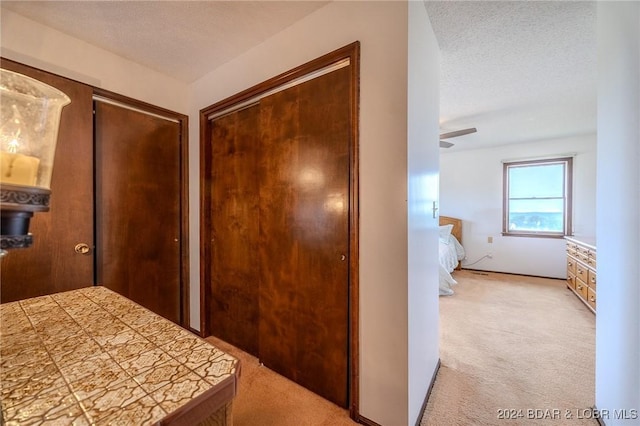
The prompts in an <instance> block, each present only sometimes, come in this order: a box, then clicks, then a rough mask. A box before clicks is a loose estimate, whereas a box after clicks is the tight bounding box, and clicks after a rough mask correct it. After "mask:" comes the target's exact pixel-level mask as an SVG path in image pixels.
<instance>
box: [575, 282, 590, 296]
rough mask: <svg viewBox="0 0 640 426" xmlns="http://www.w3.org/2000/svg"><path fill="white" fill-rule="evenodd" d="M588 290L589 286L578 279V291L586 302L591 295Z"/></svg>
mask: <svg viewBox="0 0 640 426" xmlns="http://www.w3.org/2000/svg"><path fill="white" fill-rule="evenodd" d="M588 289H589V287H588V286H587V284H586V283H585V282H584V281H582V280H581V279H580V278H578V277H576V291H577V292H578V293H579V294H580V296H582V298H583V299H584V300H587V297H588V293H589V290H588Z"/></svg>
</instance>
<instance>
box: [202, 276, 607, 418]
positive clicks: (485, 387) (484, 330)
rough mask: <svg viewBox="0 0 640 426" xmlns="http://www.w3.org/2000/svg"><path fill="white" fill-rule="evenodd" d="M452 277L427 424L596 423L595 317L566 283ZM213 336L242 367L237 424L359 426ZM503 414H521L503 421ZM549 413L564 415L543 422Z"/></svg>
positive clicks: (444, 301) (444, 300)
mask: <svg viewBox="0 0 640 426" xmlns="http://www.w3.org/2000/svg"><path fill="white" fill-rule="evenodd" d="M454 277H455V278H456V280H457V281H458V283H459V284H458V285H457V286H455V287H454V290H455V294H454V295H453V296H450V297H441V298H440V359H441V367H440V370H439V373H438V375H437V378H436V381H435V384H434V388H433V391H432V393H431V398H430V400H429V403H428V404H427V409H426V410H425V413H424V417H423V419H422V423H421V426H448V425H460V426H466V425H469V426H476V425H502V424H513V425H526V426H528V425H532V426H533V425H547V424H549V425H555V426H560V425H571V426H574V425H575V426H580V425H592V426H594V425H597V422H596V421H595V420H593V419H587V418H583V419H579V418H578V417H588V416H589V412H588V407H591V406H592V405H593V404H594V389H595V385H594V368H595V367H594V365H595V353H594V345H595V317H594V315H593V314H592V313H591V312H590V311H588V310H587V308H586V307H585V306H584V305H582V304H581V302H580V301H578V298H577V297H576V296H575V295H573V293H571V292H570V291H569V290H568V289H567V288H566V286H565V284H564V281H562V280H550V279H544V278H532V277H524V276H518V275H507V274H496V273H489V274H487V275H479V274H477V273H474V272H472V271H456V272H455V273H454ZM207 340H209V341H211V342H212V343H214V344H215V345H217V346H219V347H220V348H221V349H223V350H225V351H227V352H229V353H231V354H233V355H235V356H237V357H239V358H240V359H241V360H242V363H243V366H242V374H241V377H240V384H239V389H240V392H239V393H238V396H237V397H236V399H235V401H234V408H233V417H234V425H235V426H302V425H309V426H341V425H356V423H354V422H353V421H352V420H350V419H349V415H348V412H347V411H346V410H343V409H341V408H339V407H337V406H335V405H334V404H332V403H330V402H328V401H326V400H324V399H322V398H320V397H319V396H317V395H315V394H313V393H312V392H310V391H308V390H306V389H304V388H302V387H300V386H298V385H297V384H295V383H293V382H291V381H290V380H288V379H286V378H284V377H282V376H280V375H278V374H276V373H274V372H273V371H271V370H269V369H268V368H266V367H260V366H259V364H258V360H257V359H256V358H255V357H253V356H251V355H248V354H246V353H244V352H242V351H240V350H238V349H236V348H234V347H233V346H230V345H228V344H227V343H225V342H222V341H220V340H217V339H215V338H213V337H210V338H208V339H207ZM510 409H511V410H514V411H507V410H510ZM528 409H532V410H536V409H537V410H541V411H538V412H536V411H533V412H532V413H531V414H529V412H528V411H527V410H528ZM499 410H503V411H502V412H500V411H499ZM518 410H522V411H518ZM555 410H557V411H555ZM503 413H505V414H507V415H509V414H515V416H516V417H520V413H522V417H520V418H516V419H511V420H509V419H500V418H499V415H500V414H503ZM567 414H570V415H571V419H568V418H567ZM545 415H547V416H553V417H557V418H556V419H549V418H547V419H544V418H536V417H544V416H545ZM503 417H504V416H503ZM527 417H533V418H527ZM384 426H400V425H384Z"/></svg>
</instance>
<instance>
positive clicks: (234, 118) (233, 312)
mask: <svg viewBox="0 0 640 426" xmlns="http://www.w3.org/2000/svg"><path fill="white" fill-rule="evenodd" d="M259 118H260V108H259V107H258V106H257V105H256V106H252V107H250V108H245V109H242V110H240V111H236V112H233V113H231V114H228V115H225V116H223V117H220V118H218V119H215V120H213V121H212V123H211V131H212V135H211V136H212V139H213V140H214V141H215V143H214V144H213V146H212V150H213V153H212V163H211V172H212V174H211V180H212V182H214V185H213V186H212V191H211V210H210V217H211V234H210V241H211V262H212V264H213V265H214V267H213V268H212V270H211V287H212V289H213V291H212V294H211V299H210V300H211V305H212V306H211V317H210V322H211V331H212V333H213V334H214V335H215V336H217V337H219V338H221V339H223V340H225V341H227V342H229V343H231V344H233V345H235V346H237V347H239V348H241V349H243V350H245V351H247V352H249V353H250V354H253V355H257V354H258V288H259V287H258V283H259V281H260V268H259V264H258V243H259V242H258V220H259V216H258V213H259V212H258V207H259V206H258V203H259V183H260V182H259V180H258V179H259V178H258V169H257V167H258V158H259V155H260V150H261V148H260V139H259V137H260V134H259V132H258V131H257V129H258V125H259Z"/></svg>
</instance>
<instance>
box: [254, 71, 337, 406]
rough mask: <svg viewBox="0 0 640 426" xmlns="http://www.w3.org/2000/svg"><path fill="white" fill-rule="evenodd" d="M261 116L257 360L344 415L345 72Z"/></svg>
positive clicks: (274, 99) (280, 97) (273, 101)
mask: <svg viewBox="0 0 640 426" xmlns="http://www.w3.org/2000/svg"><path fill="white" fill-rule="evenodd" d="M260 109H261V114H260V129H261V144H262V155H261V157H260V159H261V162H260V168H259V172H260V176H259V181H260V214H259V215H260V245H259V247H260V248H259V253H260V265H261V282H260V305H259V309H260V320H259V331H260V339H259V358H260V361H261V362H263V363H264V365H266V366H267V367H270V368H272V369H273V370H275V371H277V372H279V373H280V374H283V375H284V376H286V377H289V378H291V379H292V380H294V381H295V382H297V383H299V384H301V385H303V386H305V387H306V388H308V389H310V390H312V391H313V392H315V393H317V394H319V395H321V396H323V397H325V398H327V399H329V400H330V401H333V402H334V403H336V404H338V405H340V406H342V407H346V406H347V402H348V401H347V385H348V380H347V377H348V358H347V356H348V320H349V316H348V283H349V276H348V265H349V261H348V255H349V229H348V224H349V222H348V218H349V215H348V213H349V212H348V208H349V198H348V197H349V140H350V139H349V137H350V70H349V67H346V68H342V69H339V70H337V71H333V72H331V73H329V74H326V75H324V76H322V77H318V78H315V79H313V80H310V81H308V82H306V83H303V84H300V85H297V86H294V87H292V88H289V89H286V90H284V91H281V92H279V93H276V94H274V95H271V96H268V97H266V98H264V99H262V100H261V101H260Z"/></svg>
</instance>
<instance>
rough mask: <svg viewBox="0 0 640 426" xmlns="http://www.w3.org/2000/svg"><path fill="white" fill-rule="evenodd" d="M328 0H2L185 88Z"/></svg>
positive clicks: (17, 11) (7, 6)
mask: <svg viewBox="0 0 640 426" xmlns="http://www.w3.org/2000/svg"><path fill="white" fill-rule="evenodd" d="M327 3H328V2H326V1H301V2H296V1H5V0H2V2H1V3H0V4H1V5H2V7H3V8H6V9H9V10H11V11H13V12H15V13H18V14H20V15H22V16H25V17H27V18H30V19H32V20H34V21H36V22H39V23H41V24H44V25H47V26H49V27H52V28H55V29H57V30H59V31H62V32H64V33H66V34H69V35H71V36H74V37H76V38H79V39H81V40H84V41H86V42H88V43H90V44H93V45H95V46H99V47H102V48H103V49H106V50H109V51H111V52H113V53H116V54H118V55H120V56H123V57H125V58H127V59H130V60H133V61H136V62H138V63H140V64H143V65H145V66H147V67H149V68H151V69H154V70H157V71H160V72H163V73H164V74H167V75H170V76H173V77H175V78H177V79H179V80H181V81H184V82H187V83H190V82H193V81H194V80H196V79H198V78H200V77H202V76H203V75H205V74H206V73H208V72H209V71H211V70H213V69H215V68H216V67H218V66H220V65H222V64H224V63H225V62H228V61H229V60H231V59H233V58H234V57H236V56H238V55H240V54H241V53H243V52H245V51H247V50H249V49H250V48H252V47H253V46H255V45H257V44H259V43H261V42H262V41H263V40H264V39H266V38H268V37H270V36H272V35H274V34H276V33H278V32H280V31H282V30H283V29H284V28H286V27H288V26H290V25H291V24H293V23H294V22H296V21H298V20H300V19H301V18H303V17H304V16H306V15H308V14H309V13H311V12H313V11H314V10H316V9H318V8H319V7H321V6H323V5H325V4H327Z"/></svg>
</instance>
